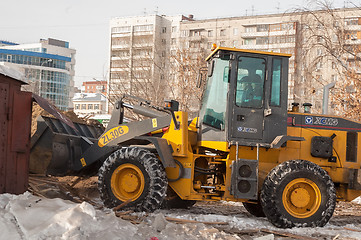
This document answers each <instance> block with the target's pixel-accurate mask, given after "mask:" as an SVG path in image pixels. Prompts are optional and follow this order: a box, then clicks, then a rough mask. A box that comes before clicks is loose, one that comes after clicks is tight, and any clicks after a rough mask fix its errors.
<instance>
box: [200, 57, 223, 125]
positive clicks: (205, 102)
mask: <svg viewBox="0 0 361 240" xmlns="http://www.w3.org/2000/svg"><path fill="white" fill-rule="evenodd" d="M212 61H213V62H211V64H210V66H209V70H208V79H207V86H206V89H205V92H204V95H203V99H202V107H201V111H200V119H201V122H202V123H203V124H206V125H209V126H212V127H214V128H217V129H220V130H222V131H223V130H224V123H225V113H226V106H227V92H228V85H229V83H228V82H229V80H228V74H229V60H222V59H220V58H215V59H213V60H212Z"/></svg>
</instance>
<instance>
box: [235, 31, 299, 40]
mask: <svg viewBox="0 0 361 240" xmlns="http://www.w3.org/2000/svg"><path fill="white" fill-rule="evenodd" d="M295 34H296V30H294V29H292V30H287V31H273V32H271V31H266V32H243V33H241V37H242V38H255V37H268V36H288V35H295Z"/></svg>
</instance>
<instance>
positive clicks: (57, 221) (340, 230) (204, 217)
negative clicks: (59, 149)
mask: <svg viewBox="0 0 361 240" xmlns="http://www.w3.org/2000/svg"><path fill="white" fill-rule="evenodd" d="M357 201H358V202H360V200H359V199H358V200H357ZM221 204H223V205H224V206H225V207H227V206H230V207H232V206H234V205H236V206H237V205H238V204H239V203H226V202H222V203H221ZM199 211H202V209H201V210H199ZM138 214H140V215H142V214H143V215H144V213H138ZM165 216H167V217H173V218H182V219H191V220H197V221H206V222H214V221H216V222H226V223H228V225H227V227H224V229H223V230H222V229H221V228H217V227H216V226H212V225H204V224H202V223H187V224H176V223H172V222H168V221H167V220H165ZM350 220H351V221H350V223H346V224H341V225H340V224H337V222H335V224H333V223H332V221H331V222H330V223H329V224H327V225H326V226H325V227H323V228H293V229H277V228H275V227H273V225H271V224H270V223H269V222H268V221H267V219H265V218H255V217H249V216H246V215H245V214H229V215H223V214H214V213H211V214H207V213H205V214H201V213H194V212H192V211H187V210H159V211H156V212H155V213H152V214H150V215H148V216H147V217H146V218H145V220H144V221H143V222H142V223H140V224H132V223H130V222H129V221H125V220H123V219H121V218H118V217H116V216H115V215H114V212H112V211H110V210H109V211H101V210H95V209H94V207H93V206H92V205H90V204H88V203H86V202H83V203H81V204H76V203H73V202H70V201H67V200H62V199H59V198H55V199H45V198H40V197H36V196H33V195H32V194H30V193H28V192H26V193H24V194H22V195H11V194H1V195H0V239H11V240H17V239H36V240H38V239H71V240H75V239H103V240H106V239H132V240H137V239H142V240H144V239H145V240H157V239H158V240H162V239H207V240H209V239H252V238H254V237H257V236H252V237H251V236H249V235H248V236H246V238H244V237H242V235H241V234H240V232H242V230H251V229H268V230H270V231H282V232H286V233H291V234H292V233H293V234H298V235H303V236H309V237H313V238H314V239H325V238H326V239H334V238H335V237H337V239H361V224H358V223H357V221H356V222H354V223H352V218H351V219H350ZM349 229H352V230H349ZM355 230H359V231H360V232H357V231H355ZM237 232H238V233H237ZM264 235H267V234H265V233H263V235H262V234H261V235H259V236H264ZM259 236H258V237H259ZM247 237H248V238H247ZM266 237H268V239H273V238H275V239H285V238H281V237H279V236H277V235H268V236H266Z"/></svg>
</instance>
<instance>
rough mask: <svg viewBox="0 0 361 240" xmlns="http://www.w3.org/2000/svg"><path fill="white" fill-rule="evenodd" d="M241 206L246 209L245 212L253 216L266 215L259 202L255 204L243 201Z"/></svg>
mask: <svg viewBox="0 0 361 240" xmlns="http://www.w3.org/2000/svg"><path fill="white" fill-rule="evenodd" d="M243 206H244V208H245V209H246V210H247V212H249V213H250V214H252V215H253V216H255V217H265V216H266V215H265V214H264V212H263V209H262V205H261V203H260V202H258V203H256V204H254V203H248V202H243Z"/></svg>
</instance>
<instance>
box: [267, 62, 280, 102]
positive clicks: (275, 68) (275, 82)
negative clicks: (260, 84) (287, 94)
mask: <svg viewBox="0 0 361 240" xmlns="http://www.w3.org/2000/svg"><path fill="white" fill-rule="evenodd" d="M281 69H282V61H281V59H280V58H274V59H273V63H272V86H271V101H270V105H271V106H281V76H282V75H281V74H282V73H281Z"/></svg>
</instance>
